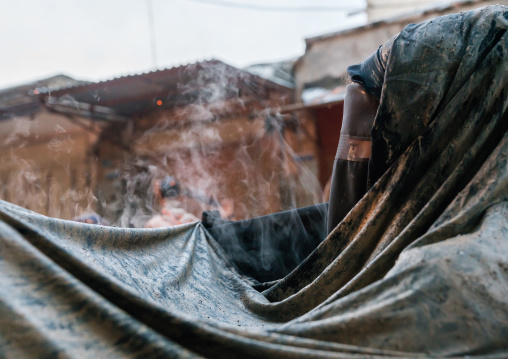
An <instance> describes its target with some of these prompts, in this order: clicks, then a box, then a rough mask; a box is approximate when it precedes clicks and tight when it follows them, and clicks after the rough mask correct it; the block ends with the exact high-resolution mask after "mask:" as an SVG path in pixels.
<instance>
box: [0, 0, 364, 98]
mask: <svg viewBox="0 0 508 359" xmlns="http://www.w3.org/2000/svg"><path fill="white" fill-rule="evenodd" d="M364 7H365V0H121V1H120V0H44V1H40V0H16V1H14V0H11V1H7V0H5V1H2V2H1V4H0V44H1V45H2V51H1V53H2V56H0V69H1V70H0V74H1V76H0V89H1V88H6V87H9V86H13V85H17V84H22V83H26V82H30V81H34V80H38V79H43V78H47V77H50V76H53V75H56V74H65V75H68V76H71V77H73V78H76V79H80V80H89V81H101V80H108V79H111V78H114V77H118V76H123V75H132V74H137V73H143V72H147V71H152V70H154V69H163V68H170V67H174V66H179V65H184V64H188V63H193V62H197V61H203V60H209V59H212V58H214V59H219V60H222V61H224V62H226V63H228V64H230V65H233V66H237V67H245V66H248V65H251V64H256V63H266V62H277V61H282V60H287V59H292V58H296V57H299V56H301V55H302V54H303V53H304V51H305V38H308V37H313V36H318V35H322V34H326V33H330V32H335V31H338V30H341V29H345V28H348V27H353V26H357V25H361V24H363V23H365V22H366V15H365V14H364V13H362V12H360V13H356V14H353V15H351V14H350V12H351V11H353V10H358V9H363V8H364ZM150 8H151V9H152V11H151V14H152V19H153V21H152V22H150V21H149V19H150V15H149V14H150V12H149V9H150ZM287 8H290V9H293V8H294V9H302V8H303V9H304V10H298V11H296V10H295V11H290V10H288V9H287ZM318 9H319V10H320V11H317V10H318ZM345 9H351V11H346V10H345ZM339 10H340V11H339ZM150 24H152V27H151V25H150ZM151 34H153V36H151ZM152 39H155V41H153V42H152ZM152 44H155V46H152ZM154 48H155V56H153V51H152V50H153V49H154Z"/></svg>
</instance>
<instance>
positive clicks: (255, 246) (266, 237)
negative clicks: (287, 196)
mask: <svg viewBox="0 0 508 359" xmlns="http://www.w3.org/2000/svg"><path fill="white" fill-rule="evenodd" d="M327 211H328V203H323V204H319V205H315V206H310V207H304V208H299V209H297V210H291V211H285V212H280V213H274V214H271V215H268V216H263V217H257V218H253V219H247V220H243V221H237V222H230V221H224V220H222V219H220V216H219V217H217V214H216V215H215V216H214V215H213V214H212V213H211V212H205V213H204V214H203V221H202V222H203V226H204V227H205V228H206V229H207V230H208V232H210V234H211V235H212V236H213V237H214V238H215V239H216V240H217V242H218V243H219V245H220V246H221V247H222V248H223V249H224V251H225V254H226V256H227V257H228V259H229V260H230V261H231V262H232V263H234V264H235V265H236V266H237V268H238V269H239V270H240V271H241V272H242V273H243V274H245V275H247V276H249V277H252V278H254V279H255V280H257V281H259V282H269V281H274V280H276V279H280V278H282V277H284V276H285V275H286V274H288V273H289V272H291V271H292V270H293V269H294V268H295V267H296V266H297V265H298V264H300V263H301V262H302V261H303V260H304V259H305V258H306V257H307V256H308V255H309V254H310V253H311V252H312V251H313V250H314V249H316V247H317V246H318V245H319V243H321V241H322V240H323V239H324V238H325V237H326V234H327V232H326V218H327Z"/></svg>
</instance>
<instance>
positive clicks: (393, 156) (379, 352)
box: [0, 6, 508, 358]
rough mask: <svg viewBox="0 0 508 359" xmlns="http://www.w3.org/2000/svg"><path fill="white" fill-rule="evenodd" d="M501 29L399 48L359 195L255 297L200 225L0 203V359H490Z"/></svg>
mask: <svg viewBox="0 0 508 359" xmlns="http://www.w3.org/2000/svg"><path fill="white" fill-rule="evenodd" d="M507 28H508V14H507V10H506V8H505V7H502V6H494V7H489V8H484V9H482V10H478V11H473V12H465V13H460V14H455V15H450V16H446V17H443V18H439V19H435V20H432V21H428V22H425V23H422V24H419V25H411V26H408V27H407V28H406V29H405V30H403V31H402V33H401V34H400V36H398V37H397V38H396V39H395V41H394V44H393V47H392V52H391V54H390V57H389V58H388V62H387V67H386V74H385V81H384V84H383V90H382V96H381V103H380V107H379V111H378V114H377V117H376V119H375V121H374V127H373V132H372V134H373V136H372V137H373V151H372V157H374V156H375V157H376V162H375V165H374V166H373V165H372V163H373V161H371V162H370V163H369V174H368V175H369V180H371V181H372V188H371V189H370V190H369V191H368V192H367V194H366V195H365V196H364V197H363V198H362V199H361V201H360V202H359V203H358V204H357V205H356V206H355V207H354V208H353V209H352V211H351V212H350V213H349V214H348V215H347V216H346V218H345V219H344V220H343V221H341V223H339V224H338V225H337V226H336V227H335V229H334V230H333V231H332V233H331V234H330V235H328V237H327V238H326V239H325V240H324V241H323V242H322V243H321V244H320V245H319V246H318V247H317V249H316V250H315V251H314V252H312V254H310V255H309V256H308V257H307V258H306V259H305V260H304V261H303V262H302V263H301V264H300V265H299V266H298V267H297V268H295V269H294V270H293V271H292V272H291V273H289V274H288V275H287V276H285V277H284V278H283V279H281V280H279V281H277V282H275V283H269V284H268V285H267V286H265V287H264V291H263V292H260V291H258V290H256V289H254V287H253V286H252V281H251V280H250V279H249V278H246V277H245V276H244V275H243V274H242V273H240V272H238V271H237V270H236V269H235V267H234V266H233V265H232V264H231V262H230V261H229V260H228V259H227V257H226V255H225V253H224V250H222V248H221V247H220V246H219V245H218V244H217V241H216V240H215V239H214V238H213V237H212V236H211V235H210V233H209V232H208V231H207V230H206V229H205V228H204V226H203V225H202V224H201V223H200V222H199V223H195V224H186V225H181V226H177V227H169V228H159V229H122V228H111V227H103V226H94V225H88V224H83V223H76V222H70V221H63V220H58V219H53V218H47V217H44V216H41V215H38V214H35V213H33V212H30V211H27V210H24V209H22V208H20V207H17V206H14V205H11V204H9V203H6V202H3V201H0V288H1V290H0V357H2V358H55V357H71V358H127V357H129V358H167V357H178V358H186V357H188V358H192V357H209V358H308V357H315V358H359V357H362V358H363V357H365V358H383V357H390V358H393V357H401V358H417V357H418V358H421V357H428V356H430V357H442V356H454V357H463V356H468V357H469V358H471V357H483V358H506V357H507V356H508V341H507V340H506V338H507V337H508V310H507V308H508V256H507V253H508V158H507V157H508V135H507V128H508V110H507V107H508V96H507V94H508V83H507V81H506V69H507V57H508V49H507V45H508V35H507V34H506V29H507ZM410 89H411V93H412V94H413V95H412V96H411V97H408V96H407V94H408V93H409V90H410ZM372 157H371V159H372Z"/></svg>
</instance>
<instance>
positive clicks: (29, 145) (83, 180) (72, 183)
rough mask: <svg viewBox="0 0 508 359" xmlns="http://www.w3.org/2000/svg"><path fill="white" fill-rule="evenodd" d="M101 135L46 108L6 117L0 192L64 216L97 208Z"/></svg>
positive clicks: (1, 130) (0, 135) (0, 129)
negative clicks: (96, 146)
mask: <svg viewBox="0 0 508 359" xmlns="http://www.w3.org/2000/svg"><path fill="white" fill-rule="evenodd" d="M96 139H97V136H96V135H95V134H93V133H91V132H89V131H87V130H84V129H83V128H81V127H80V126H78V125H75V124H73V123H72V122H70V121H69V120H68V119H67V118H66V117H64V116H61V115H56V114H52V113H48V112H46V111H44V110H41V111H39V112H38V113H36V114H35V115H34V116H33V117H32V118H29V117H15V118H12V119H9V120H4V121H2V122H0V178H1V180H2V181H1V185H0V198H2V199H4V200H7V201H9V202H12V203H14V204H18V205H20V206H23V207H25V208H28V209H30V210H33V211H36V212H38V213H41V214H44V215H48V216H53V217H58V218H63V219H70V218H72V217H74V216H76V215H80V214H82V213H83V212H87V211H90V210H92V209H93V207H94V199H93V198H94V196H93V194H92V191H91V188H92V187H93V181H94V178H95V174H94V173H95V161H94V160H93V157H92V156H91V153H90V151H89V150H90V148H91V145H92V144H93V143H94V141H95V140H96Z"/></svg>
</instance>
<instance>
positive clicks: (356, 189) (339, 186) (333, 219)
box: [326, 159, 369, 233]
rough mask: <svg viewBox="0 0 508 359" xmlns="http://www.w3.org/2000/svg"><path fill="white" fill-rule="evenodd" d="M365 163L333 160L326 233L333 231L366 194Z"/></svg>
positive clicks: (366, 171) (367, 167)
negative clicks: (330, 203)
mask: <svg viewBox="0 0 508 359" xmlns="http://www.w3.org/2000/svg"><path fill="white" fill-rule="evenodd" d="M368 170H369V163H368V162H367V161H347V160H341V159H335V162H334V164H333V174H332V181H331V185H330V188H331V190H330V200H331V201H332V205H331V206H330V211H329V213H328V216H327V218H328V222H327V232H326V233H330V232H331V231H333V229H334V228H335V227H336V226H337V225H338V224H339V223H340V221H342V220H343V219H344V217H346V215H347V214H348V213H349V211H351V209H352V208H353V207H354V206H355V205H356V204H357V203H358V201H359V200H360V199H362V197H363V196H364V195H365V193H366V192H367V175H368Z"/></svg>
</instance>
